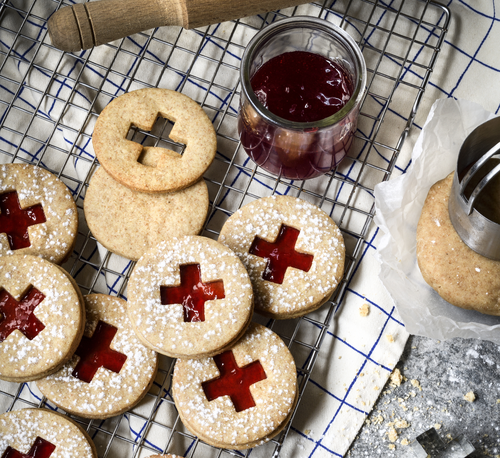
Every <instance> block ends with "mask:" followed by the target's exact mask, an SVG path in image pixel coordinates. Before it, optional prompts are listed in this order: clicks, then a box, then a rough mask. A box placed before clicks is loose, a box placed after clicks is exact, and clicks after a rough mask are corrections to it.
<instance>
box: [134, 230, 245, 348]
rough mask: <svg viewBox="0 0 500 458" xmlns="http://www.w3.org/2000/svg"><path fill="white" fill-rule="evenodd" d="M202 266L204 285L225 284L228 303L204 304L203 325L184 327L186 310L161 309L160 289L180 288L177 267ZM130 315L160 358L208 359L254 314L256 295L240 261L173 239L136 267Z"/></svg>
mask: <svg viewBox="0 0 500 458" xmlns="http://www.w3.org/2000/svg"><path fill="white" fill-rule="evenodd" d="M194 263H196V264H199V265H200V271H201V279H202V281H203V282H204V283H207V282H211V281H216V280H222V281H223V283H224V293H225V298H224V299H216V300H211V301H207V302H205V321H203V322H193V323H190V322H184V318H183V307H182V304H169V305H163V304H162V303H161V297H160V286H175V285H179V284H180V271H179V266H180V265H185V264H194ZM128 292H129V303H128V311H129V316H130V319H131V321H132V324H133V325H134V326H135V328H136V331H137V332H138V333H139V334H140V335H141V336H142V337H143V338H144V339H145V340H146V341H147V342H149V344H150V345H152V347H153V348H155V349H156V350H157V351H159V352H161V353H166V354H180V355H184V354H185V355H196V354H203V353H210V352H212V351H214V350H216V349H218V348H221V347H223V346H224V345H225V344H227V343H228V342H230V341H231V340H233V339H234V338H235V337H236V336H237V335H238V334H239V333H240V332H241V330H242V328H243V327H244V326H245V325H246V323H247V322H248V319H249V315H250V313H251V312H252V306H253V305H252V304H253V293H252V287H251V283H250V280H249V278H248V274H247V272H246V270H245V268H244V267H243V265H242V264H241V262H240V261H239V260H238V258H237V257H236V256H235V255H234V253H232V252H231V251H230V250H228V249H227V248H226V247H224V246H223V245H221V244H219V243H217V242H215V241H213V240H211V239H207V238H204V237H197V236H188V237H182V238H170V239H168V240H167V241H164V242H162V243H160V244H159V245H158V246H157V247H156V248H155V249H154V250H151V251H150V252H149V253H147V254H146V255H145V256H144V257H143V258H141V260H139V262H138V264H137V265H136V267H135V269H134V271H133V273H132V276H131V278H130V281H129V286H128Z"/></svg>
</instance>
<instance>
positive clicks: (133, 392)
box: [36, 294, 158, 419]
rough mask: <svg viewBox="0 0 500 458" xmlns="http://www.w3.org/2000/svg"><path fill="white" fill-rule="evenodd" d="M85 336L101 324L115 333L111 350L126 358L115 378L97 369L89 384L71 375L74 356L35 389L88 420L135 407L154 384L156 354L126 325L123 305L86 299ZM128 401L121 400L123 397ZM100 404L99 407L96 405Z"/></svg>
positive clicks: (97, 297)
mask: <svg viewBox="0 0 500 458" xmlns="http://www.w3.org/2000/svg"><path fill="white" fill-rule="evenodd" d="M85 306H86V310H87V324H86V331H85V334H86V335H87V337H89V336H90V335H92V334H93V332H94V330H95V327H96V326H97V322H98V321H99V320H102V321H104V322H106V323H108V324H110V325H112V326H115V327H116V328H117V329H118V331H117V333H116V335H115V336H114V338H113V340H112V342H111V345H110V348H111V349H113V350H117V351H119V352H121V353H124V354H126V355H127V360H126V361H125V364H124V365H123V367H122V368H121V370H120V372H119V373H118V374H116V373H114V372H112V371H109V370H107V369H105V368H102V367H101V368H99V369H98V370H97V372H96V374H95V376H94V378H93V380H92V381H91V382H90V383H86V382H83V381H81V380H79V379H77V378H76V377H74V376H73V375H72V372H73V370H74V368H75V366H76V364H77V363H78V360H79V357H78V356H77V355H75V356H74V357H73V358H72V359H70V360H69V361H68V362H67V363H66V364H65V365H64V366H63V367H62V368H61V369H60V370H59V371H58V372H56V373H54V374H52V375H50V376H48V377H46V378H44V379H41V380H38V381H37V382H36V384H37V387H38V389H39V390H40V391H41V392H42V394H43V395H44V396H45V397H47V399H49V401H50V402H52V403H53V404H55V405H56V406H58V407H60V408H61V409H64V410H65V411H66V412H69V413H72V414H74V415H78V416H81V417H84V418H90V419H106V418H110V417H113V416H116V415H120V414H122V413H125V412H126V411H128V410H130V409H132V408H133V407H134V406H135V405H137V404H138V403H139V402H140V401H141V400H142V398H143V397H144V396H145V395H146V394H147V392H148V391H149V389H150V387H151V385H152V384H153V382H154V380H155V376H156V372H157V369H158V358H157V355H156V353H155V352H153V351H151V350H150V349H148V348H146V347H144V346H143V345H142V344H141V343H140V342H139V340H138V339H137V337H136V335H135V334H134V332H133V330H132V327H131V326H130V323H129V321H128V317H127V314H126V301H124V300H123V299H119V298H117V297H115V296H108V295H105V294H91V295H88V296H85ZM127 395H128V396H129V398H128V399H124V397H125V396H127ZM99 402H100V403H101V404H100V405H98V403H99Z"/></svg>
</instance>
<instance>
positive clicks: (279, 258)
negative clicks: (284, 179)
mask: <svg viewBox="0 0 500 458" xmlns="http://www.w3.org/2000/svg"><path fill="white" fill-rule="evenodd" d="M219 241H220V242H221V243H223V244H224V245H226V246H228V247H229V248H231V249H232V250H233V251H234V252H235V253H236V254H237V255H238V256H239V258H240V259H241V261H242V262H243V264H244V265H245V267H246V268H247V270H248V273H249V274H250V278H251V280H252V285H253V288H254V294H255V310H256V311H257V312H259V313H261V314H262V315H265V316H269V317H272V318H276V319H285V318H295V317H298V316H302V315H305V314H306V313H309V312H311V311H313V310H316V309H317V308H318V307H320V306H321V305H322V304H323V303H324V302H326V301H327V300H328V299H329V297H330V296H331V295H332V293H333V292H334V291H335V289H336V288H337V286H338V284H339V282H340V280H341V278H342V275H343V273H344V257H345V247H344V240H343V237H342V234H341V232H340V230H339V229H338V227H337V226H336V224H335V223H334V222H333V220H332V219H331V218H330V217H329V216H328V215H327V214H326V213H325V212H323V211H322V210H320V209H319V208H317V207H316V206H314V205H312V204H310V203H308V202H305V201H303V200H300V199H297V198H294V197H289V196H272V197H266V198H263V199H258V200H255V201H253V202H251V203H249V204H247V205H245V206H244V207H242V208H241V209H240V210H238V211H237V212H235V213H234V214H233V215H232V216H231V217H230V218H229V219H228V220H227V221H226V223H225V224H224V226H223V227H222V230H221V233H220V237H219Z"/></svg>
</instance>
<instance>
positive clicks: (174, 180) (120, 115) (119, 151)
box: [92, 88, 217, 192]
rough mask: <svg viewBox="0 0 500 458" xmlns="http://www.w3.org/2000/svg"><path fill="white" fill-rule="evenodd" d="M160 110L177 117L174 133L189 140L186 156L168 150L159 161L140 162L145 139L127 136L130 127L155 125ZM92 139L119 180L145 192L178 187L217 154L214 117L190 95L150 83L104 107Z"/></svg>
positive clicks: (190, 180)
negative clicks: (173, 154) (151, 86)
mask: <svg viewBox="0 0 500 458" xmlns="http://www.w3.org/2000/svg"><path fill="white" fill-rule="evenodd" d="M158 116H162V117H164V118H167V119H169V120H171V121H173V122H174V127H173V128H172V131H171V132H170V138H171V139H172V140H174V141H176V142H179V143H183V144H185V145H186V148H185V150H184V153H183V155H182V156H178V155H177V156H172V155H169V154H163V153H162V151H163V152H165V151H166V150H165V149H163V148H158V147H155V148H150V149H155V150H157V152H158V153H159V154H160V155H161V157H160V160H159V161H158V163H157V164H156V165H155V166H150V165H145V164H143V163H142V162H140V156H141V154H142V152H143V147H142V145H141V144H139V143H136V142H133V141H130V140H127V135H128V131H129V129H130V127H131V126H132V125H135V126H137V127H139V128H140V129H143V130H147V131H150V130H151V129H152V128H153V125H154V123H155V121H156V119H157V117H158ZM92 144H93V146H94V151H95V153H96V156H97V158H98V159H99V162H100V164H101V165H102V166H103V167H104V168H105V169H106V171H107V172H108V173H109V174H110V175H111V176H112V177H113V178H114V179H115V180H116V181H118V182H120V183H121V184H123V185H125V186H128V187H129V188H131V189H135V190H137V191H144V192H171V191H178V190H179V189H183V188H185V187H187V186H190V185H191V184H193V183H195V182H196V181H198V180H199V179H200V178H201V177H202V175H203V174H204V173H205V171H206V170H207V168H208V167H209V166H210V164H211V163H212V161H213V159H214V157H215V151H216V148H217V139H216V136H215V130H214V128H213V126H212V122H211V121H210V119H208V116H207V115H206V114H205V112H204V111H203V109H202V108H201V107H200V106H199V105H198V104H197V103H196V102H195V101H194V100H192V99H190V98H189V97H188V96H186V95H184V94H181V93H179V92H175V91H171V90H169V89H159V88H146V89H139V90H136V91H132V92H128V93H125V94H123V95H121V96H119V97H117V98H116V99H114V100H113V101H112V102H111V103H109V105H107V106H106V108H104V110H103V111H102V113H101V114H100V116H99V118H98V119H97V122H96V125H95V128H94V133H93V135H92Z"/></svg>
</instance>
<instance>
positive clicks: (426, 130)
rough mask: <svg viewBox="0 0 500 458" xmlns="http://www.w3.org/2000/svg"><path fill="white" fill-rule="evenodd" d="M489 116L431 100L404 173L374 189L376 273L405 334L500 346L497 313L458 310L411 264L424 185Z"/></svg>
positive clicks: (476, 108) (473, 107) (445, 170)
mask: <svg viewBox="0 0 500 458" xmlns="http://www.w3.org/2000/svg"><path fill="white" fill-rule="evenodd" d="M493 117H494V115H493V114H492V113H489V112H488V111H486V110H484V109H483V108H482V107H481V106H480V105H477V104H475V103H473V102H469V101H466V100H454V99H443V100H438V101H436V102H435V103H434V105H433V106H432V108H431V111H430V113H429V116H428V118H427V121H426V123H425V125H424V127H423V129H422V132H421V134H420V136H419V138H418V140H417V142H416V144H415V147H414V149H413V153H412V164H411V165H410V167H409V168H408V171H407V173H406V174H404V175H401V176H399V177H397V178H395V179H393V180H391V181H388V182H384V183H380V184H378V185H377V186H376V187H375V206H376V216H375V223H376V224H377V225H378V226H379V228H380V230H381V232H382V233H383V236H382V238H381V242H380V243H379V247H378V251H377V256H378V259H379V261H380V263H381V268H380V272H379V277H380V279H381V280H382V283H383V284H384V286H385V287H386V288H387V290H388V292H389V294H390V295H391V297H392V298H393V300H394V302H395V304H396V307H397V309H398V312H399V314H400V315H401V318H402V319H403V322H404V324H405V326H406V329H407V331H408V332H410V333H411V334H416V335H421V336H426V337H430V338H434V339H440V340H444V339H450V338H453V337H465V338H479V339H486V340H490V341H492V342H495V343H498V344H500V317H493V316H489V315H484V314H481V313H478V312H474V311H470V310H463V309H461V308H458V307H455V306H453V305H451V304H449V303H448V302H446V301H445V300H444V299H442V298H441V297H440V296H439V295H438V294H437V293H436V292H435V291H434V290H433V289H432V288H431V287H430V286H429V285H428V284H427V283H426V282H425V280H424V279H423V277H422V274H421V273H420V270H419V268H418V265H417V258H416V232H417V223H418V220H419V218H420V213H421V211H422V207H423V204H424V201H425V198H426V196H427V193H428V191H429V188H430V187H431V186H432V185H433V184H434V183H435V182H436V181H438V180H441V179H443V178H445V177H446V176H447V175H448V174H450V173H451V172H452V171H454V170H455V168H456V163H457V158H458V152H459V150H460V147H461V146H462V143H463V141H464V140H465V138H466V137H467V135H469V134H470V132H472V131H473V130H474V129H475V128H476V127H477V126H478V125H479V124H482V123H483V122H485V121H487V120H489V119H491V118H493Z"/></svg>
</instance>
